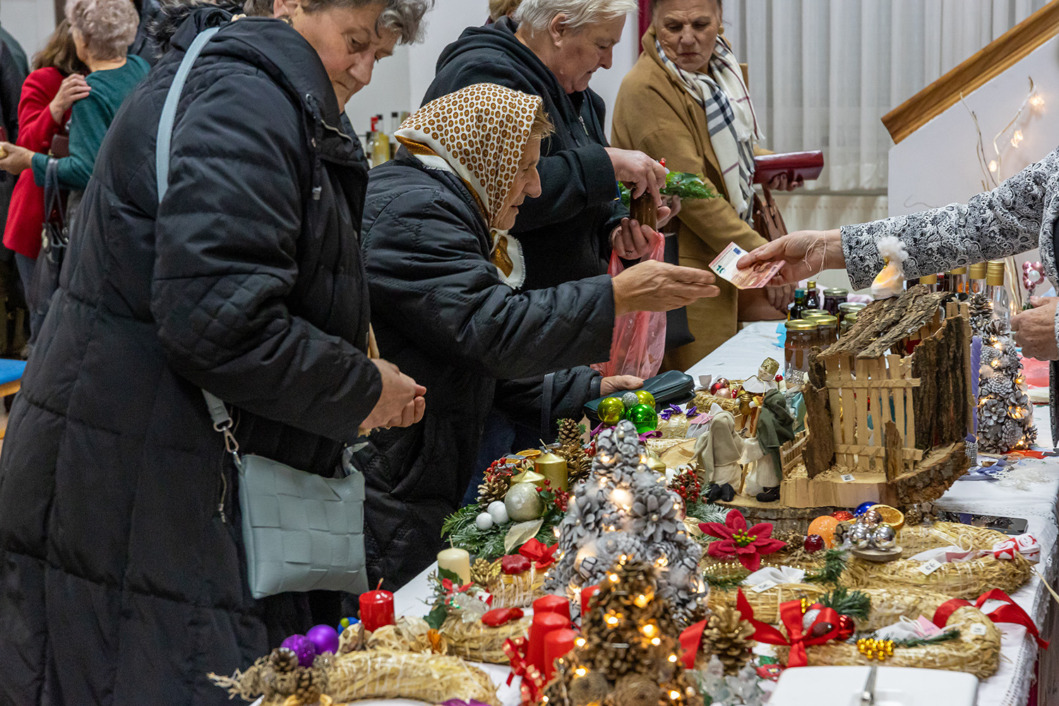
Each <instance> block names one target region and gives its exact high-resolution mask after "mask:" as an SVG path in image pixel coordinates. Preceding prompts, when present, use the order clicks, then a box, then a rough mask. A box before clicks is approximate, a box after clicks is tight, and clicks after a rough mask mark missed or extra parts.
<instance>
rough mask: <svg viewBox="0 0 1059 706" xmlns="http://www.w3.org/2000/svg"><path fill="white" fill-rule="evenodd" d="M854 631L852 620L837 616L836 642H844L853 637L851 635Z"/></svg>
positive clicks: (854, 626)
mask: <svg viewBox="0 0 1059 706" xmlns="http://www.w3.org/2000/svg"><path fill="white" fill-rule="evenodd" d="M856 630H857V626H856V625H855V624H854V623H853V618H851V617H849V616H848V615H840V616H838V637H837V639H838V640H840V641H842V642H845V641H846V640H848V639H849V638H851V637H853V633H854V632H856Z"/></svg>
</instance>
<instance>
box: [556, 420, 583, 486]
mask: <svg viewBox="0 0 1059 706" xmlns="http://www.w3.org/2000/svg"><path fill="white" fill-rule="evenodd" d="M581 433H582V429H581V425H580V424H578V423H577V422H575V421H574V420H573V419H560V420H559V448H558V449H556V451H555V455H556V456H559V457H560V458H562V459H563V460H564V461H566V472H567V478H568V479H569V484H570V485H571V486H573V485H574V484H575V483H580V482H581V481H583V480H584V479H585V478H587V477H588V474H589V472H590V471H591V470H592V459H591V458H589V457H588V456H587V455H586V454H585V449H584V447H583V446H582V445H581Z"/></svg>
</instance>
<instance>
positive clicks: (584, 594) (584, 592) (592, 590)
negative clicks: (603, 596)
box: [581, 586, 599, 622]
mask: <svg viewBox="0 0 1059 706" xmlns="http://www.w3.org/2000/svg"><path fill="white" fill-rule="evenodd" d="M598 591H599V586H586V587H584V588H582V589H581V622H584V621H585V615H587V614H588V609H589V608H591V607H592V606H591V605H589V603H590V602H591V600H592V596H594V595H596V593H597V592H598Z"/></svg>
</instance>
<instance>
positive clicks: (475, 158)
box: [395, 83, 541, 288]
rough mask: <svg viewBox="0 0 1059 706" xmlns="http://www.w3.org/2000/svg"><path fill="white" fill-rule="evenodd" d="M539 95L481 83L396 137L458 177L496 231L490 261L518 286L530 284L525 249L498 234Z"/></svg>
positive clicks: (435, 103)
mask: <svg viewBox="0 0 1059 706" xmlns="http://www.w3.org/2000/svg"><path fill="white" fill-rule="evenodd" d="M540 106H541V98H540V97H539V96H531V95H528V94H526V93H521V92H519V91H514V90H511V89H510V88H505V87H503V86H497V85H496V84H492V83H476V84H474V85H472V86H467V87H466V88H463V89H460V90H459V91H456V92H455V93H450V94H449V95H447V96H442V97H441V98H437V99H435V100H432V101H430V102H429V103H427V104H426V105H424V106H423V107H422V108H420V109H419V110H417V111H416V112H415V113H413V114H412V115H411V116H410V117H409V118H408V119H407V120H405V121H404V123H402V124H401V128H400V129H399V130H398V131H397V132H396V133H395V137H396V138H397V141H398V142H400V143H401V144H402V145H404V146H405V147H406V148H407V149H408V151H409V152H411V153H412V154H413V155H414V156H415V157H416V158H417V159H419V160H420V161H421V162H422V163H423V164H424V165H425V166H426V167H428V168H431V169H441V170H444V171H449V172H452V173H454V174H456V175H457V176H458V177H459V178H460V179H461V180H462V181H463V183H464V184H466V185H467V188H468V189H470V191H471V193H472V194H473V195H474V198H475V200H476V201H477V202H478V206H479V208H480V209H481V211H482V216H483V218H484V220H485V222H486V224H487V225H488V226H489V228H490V229H491V231H492V235H493V249H492V252H491V253H490V259H491V260H492V262H493V264H494V265H496V267H497V270H498V271H499V272H500V275H501V278H502V279H503V280H504V281H505V282H506V283H507V284H510V285H512V286H513V287H516V288H517V287H520V286H521V285H522V281H523V280H524V279H525V272H524V267H523V263H522V248H521V245H519V243H518V241H517V240H515V238H514V237H513V236H510V235H508V234H507V232H506V231H497V230H496V229H495V219H496V215H497V213H498V211H499V210H500V208H501V206H502V205H503V203H504V200H505V199H506V198H507V197H508V194H509V193H510V191H511V186H512V184H513V182H514V179H515V173H516V172H517V171H518V164H519V161H520V160H521V159H522V155H523V153H524V151H525V149H526V144H527V143H528V142H529V135H530V128H531V127H532V125H533V119H534V117H535V116H536V114H537V111H538V110H539V109H540Z"/></svg>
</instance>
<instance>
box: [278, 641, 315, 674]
mask: <svg viewBox="0 0 1059 706" xmlns="http://www.w3.org/2000/svg"><path fill="white" fill-rule="evenodd" d="M280 647H286V648H287V649H289V650H292V651H293V652H294V654H296V655H298V665H299V666H301V667H311V666H313V660H314V659H316V645H315V644H314V643H313V641H312V640H310V639H309V638H307V637H306V636H305V635H291V636H290V637H288V638H287V639H286V640H284V641H283V644H282V645H280Z"/></svg>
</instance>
